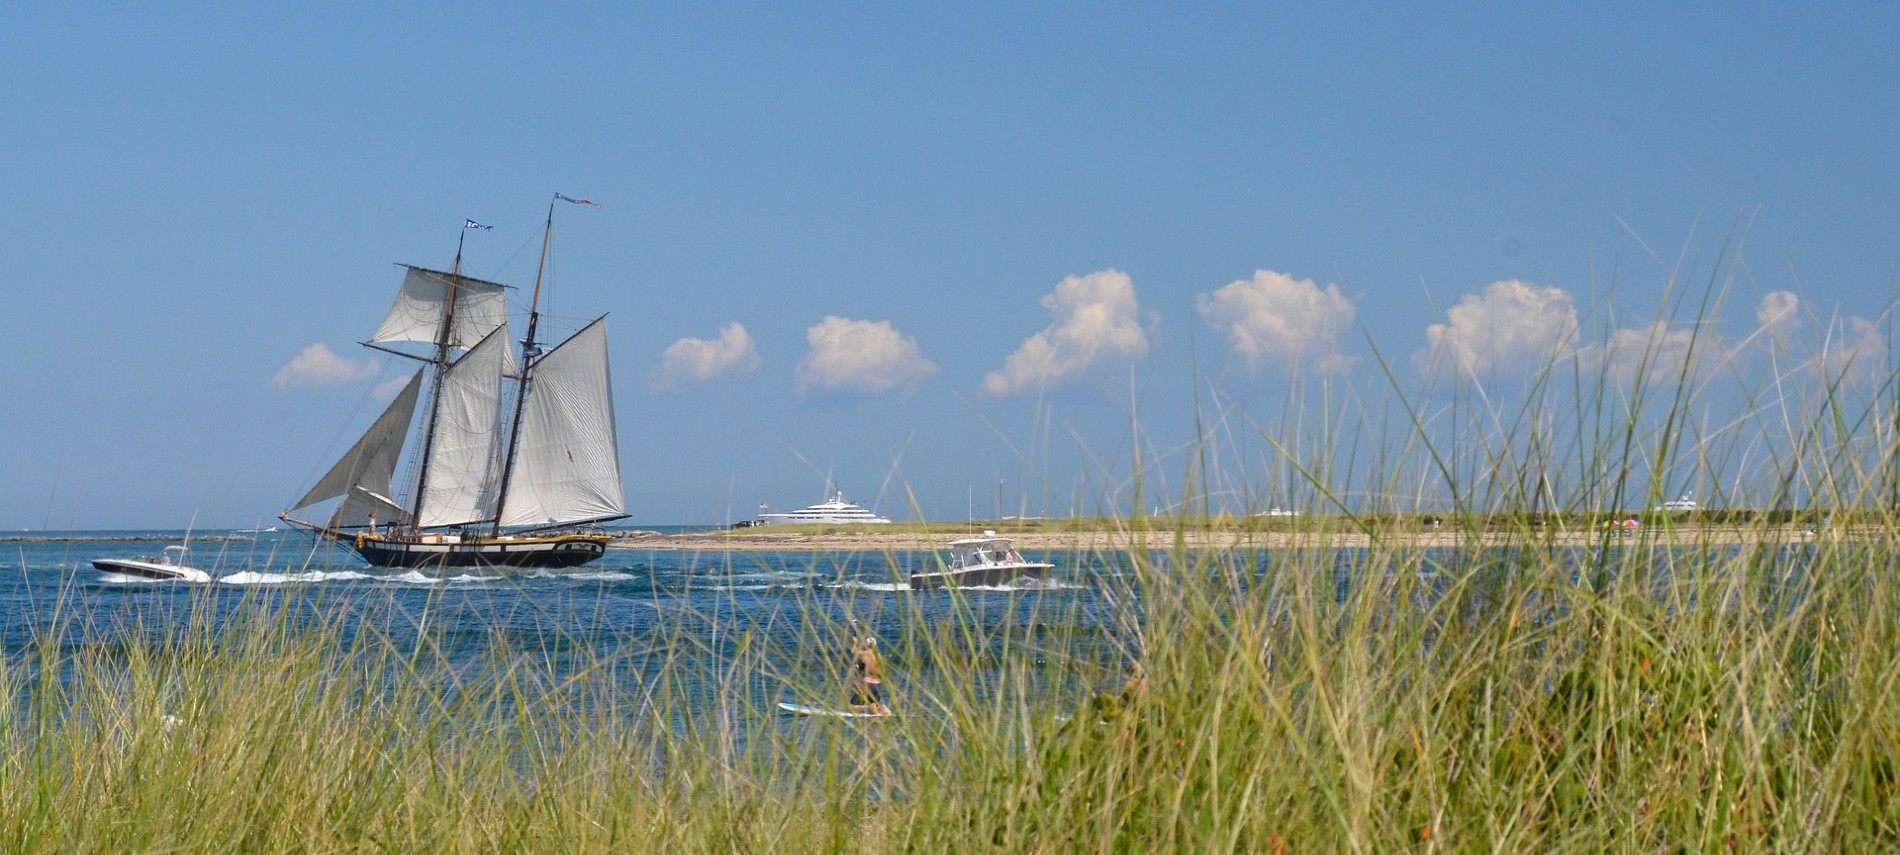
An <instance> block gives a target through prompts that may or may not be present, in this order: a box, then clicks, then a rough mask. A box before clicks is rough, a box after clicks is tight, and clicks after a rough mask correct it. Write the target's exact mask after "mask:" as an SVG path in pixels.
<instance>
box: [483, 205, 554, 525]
mask: <svg viewBox="0 0 1900 855" xmlns="http://www.w3.org/2000/svg"><path fill="white" fill-rule="evenodd" d="M556 195H557V196H558V195H559V194H556ZM553 237H554V202H553V201H549V202H548V222H547V226H546V227H545V228H543V229H542V230H541V261H540V263H538V264H536V265H535V268H534V296H533V297H531V298H529V300H528V334H527V335H525V336H523V337H522V339H521V380H520V382H518V383H516V384H515V417H514V419H513V420H512V421H510V422H509V425H508V456H507V457H506V458H504V459H503V461H502V464H501V490H500V491H499V492H498V493H496V495H495V527H494V529H493V530H492V536H500V534H501V520H502V511H503V510H504V509H506V508H507V506H508V482H509V481H511V480H513V479H514V475H515V452H516V451H518V450H519V449H520V447H521V413H522V411H523V410H525V409H526V408H527V405H528V383H529V379H530V378H531V377H532V376H533V375H534V363H535V359H536V357H537V356H538V354H536V353H535V346H534V333H535V327H536V326H538V325H539V324H540V323H541V311H540V307H541V274H542V273H543V272H545V271H546V270H547V267H548V241H549V240H551V239H552V238H553Z"/></svg>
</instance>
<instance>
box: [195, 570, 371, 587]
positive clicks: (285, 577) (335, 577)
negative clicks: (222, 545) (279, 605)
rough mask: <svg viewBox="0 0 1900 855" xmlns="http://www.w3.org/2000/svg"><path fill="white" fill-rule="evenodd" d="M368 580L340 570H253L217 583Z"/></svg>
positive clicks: (233, 574) (297, 583)
mask: <svg viewBox="0 0 1900 855" xmlns="http://www.w3.org/2000/svg"><path fill="white" fill-rule="evenodd" d="M370 578H374V577H372V576H370V575H369V574H368V573H359V572H357V571H355V570H340V571H336V572H326V571H322V570H311V571H309V572H305V573H260V572H257V571H255V570H246V571H243V572H241V573H232V574H231V575H229V576H220V577H218V581H219V582H222V583H224V584H226V585H308V584H312V583H315V582H334V581H342V580H345V579H370Z"/></svg>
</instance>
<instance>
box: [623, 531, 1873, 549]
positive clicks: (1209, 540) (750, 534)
mask: <svg viewBox="0 0 1900 855" xmlns="http://www.w3.org/2000/svg"><path fill="white" fill-rule="evenodd" d="M974 534H976V533H975V532H971V531H969V530H967V529H965V528H963V527H961V526H958V527H950V526H946V527H945V528H944V529H943V530H941V531H938V532H930V533H925V532H917V531H903V532H890V533H882V532H879V533H871V532H860V531H853V532H829V533H822V534H821V533H811V532H784V533H780V532H771V531H759V530H756V529H753V530H741V531H732V532H717V531H716V532H697V533H692V534H659V533H656V532H636V533H633V534H631V535H630V536H628V537H624V538H621V539H620V540H617V541H615V542H614V543H613V548H615V549H650V550H674V551H688V552H768V551H780V552H899V551H911V550H931V549H942V548H943V547H944V545H945V544H947V543H949V542H950V541H951V540H954V539H956V538H959V537H970V536H973V535H974ZM999 534H1000V535H1002V536H1004V537H1008V538H1010V539H1011V540H1013V541H1014V542H1015V545H1016V547H1017V548H1018V549H1027V550H1036V551H1042V550H1088V551H1095V550H1124V549H1129V548H1131V547H1136V546H1139V545H1143V544H1145V545H1146V546H1147V547H1148V548H1160V549H1165V548H1172V547H1174V546H1175V545H1177V544H1178V545H1180V546H1182V547H1185V548H1188V549H1222V550H1226V549H1290V548H1318V547H1330V548H1336V549H1351V548H1367V547H1370V546H1371V545H1372V544H1373V542H1374V540H1375V537H1374V536H1373V535H1369V534H1365V533H1363V532H1312V531H1299V532H1273V531H1252V532H1249V531H1186V532H1179V531H1169V530H1155V531H1147V532H1130V531H1088V532H1020V533H1011V532H1008V531H1000V532H999ZM1873 534H1874V532H1871V531H1865V532H1863V531H1853V532H1848V531H1844V530H1838V529H1837V530H1831V531H1828V532H1825V533H1822V534H1819V535H1816V534H1809V533H1808V532H1807V531H1806V530H1805V529H1802V528H1799V527H1796V526H1784V527H1772V528H1767V529H1761V528H1756V527H1746V528H1743V527H1729V526H1669V527H1666V528H1648V529H1643V530H1639V531H1638V532H1637V533H1636V534H1635V535H1634V536H1624V537H1617V538H1615V539H1613V540H1611V541H1610V542H1611V543H1615V544H1624V545H1629V544H1638V545H1640V544H1650V543H1670V544H1683V545H1693V544H1701V545H1716V544H1738V543H1762V542H1773V543H1805V542H1808V541H1812V540H1814V539H1816V538H1817V537H1844V536H1855V537H1860V536H1871V535H1873ZM1474 538H1475V539H1476V543H1474V542H1473V540H1474ZM1604 538H1605V536H1604V535H1603V534H1602V533H1601V532H1596V531H1588V530H1582V529H1573V530H1567V531H1566V530H1560V531H1555V532H1551V533H1550V534H1549V535H1548V536H1547V537H1546V536H1539V537H1536V538H1527V537H1525V536H1523V535H1521V534H1517V533H1486V534H1482V535H1474V534H1472V533H1470V532H1463V531H1434V532H1395V533H1390V534H1380V535H1377V537H1376V539H1377V541H1378V542H1379V543H1381V544H1384V545H1389V546H1394V547H1400V548H1426V549H1445V548H1460V547H1471V546H1474V545H1475V546H1511V545H1522V544H1527V543H1537V544H1543V545H1550V546H1565V547H1577V546H1591V545H1595V544H1597V543H1600V542H1603V540H1604Z"/></svg>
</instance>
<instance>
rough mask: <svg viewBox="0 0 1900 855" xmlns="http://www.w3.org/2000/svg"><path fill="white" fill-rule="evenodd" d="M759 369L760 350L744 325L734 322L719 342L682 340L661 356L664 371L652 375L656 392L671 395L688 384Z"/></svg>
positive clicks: (699, 339)
mask: <svg viewBox="0 0 1900 855" xmlns="http://www.w3.org/2000/svg"><path fill="white" fill-rule="evenodd" d="M758 367H759V349H758V347H757V346H756V345H754V344H753V343H752V334H751V333H748V332H746V328H745V325H744V324H741V323H738V322H736V321H735V322H733V323H730V324H727V325H725V327H723V328H721V329H720V330H719V338H717V339H711V340H709V339H703V338H682V339H680V340H679V341H676V342H673V343H672V344H670V345H667V347H666V350H665V351H663V352H661V354H660V367H659V368H658V369H657V370H655V371H654V372H653V373H652V375H651V382H650V384H649V385H650V386H651V387H652V389H653V391H656V392H667V391H672V390H675V389H678V388H680V387H681V386H683V385H685V384H686V383H688V382H695V383H698V382H704V381H707V380H711V379H712V378H714V377H718V376H719V375H721V374H725V373H727V372H730V371H741V372H745V373H751V372H752V370H753V369H756V368H758Z"/></svg>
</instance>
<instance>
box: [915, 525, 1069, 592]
mask: <svg viewBox="0 0 1900 855" xmlns="http://www.w3.org/2000/svg"><path fill="white" fill-rule="evenodd" d="M1053 569H1055V565H1054V564H1050V563H1048V562H1046V561H1026V560H1024V559H1023V557H1022V556H1021V555H1019V554H1017V552H1016V550H1014V549H1011V548H1010V540H1009V538H1006V537H997V536H996V532H993V531H985V532H983V536H982V537H968V538H964V539H962V540H953V541H950V559H949V561H947V562H945V563H944V565H943V566H942V567H940V568H938V569H936V570H929V571H925V572H923V573H912V574H910V586H911V587H912V588H914V589H918V590H922V589H926V588H955V587H962V586H971V585H983V586H993V585H1007V584H1009V583H1010V582H1014V581H1016V580H1017V579H1041V578H1043V577H1044V576H1047V575H1048V573H1049V571H1050V570H1053Z"/></svg>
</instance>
